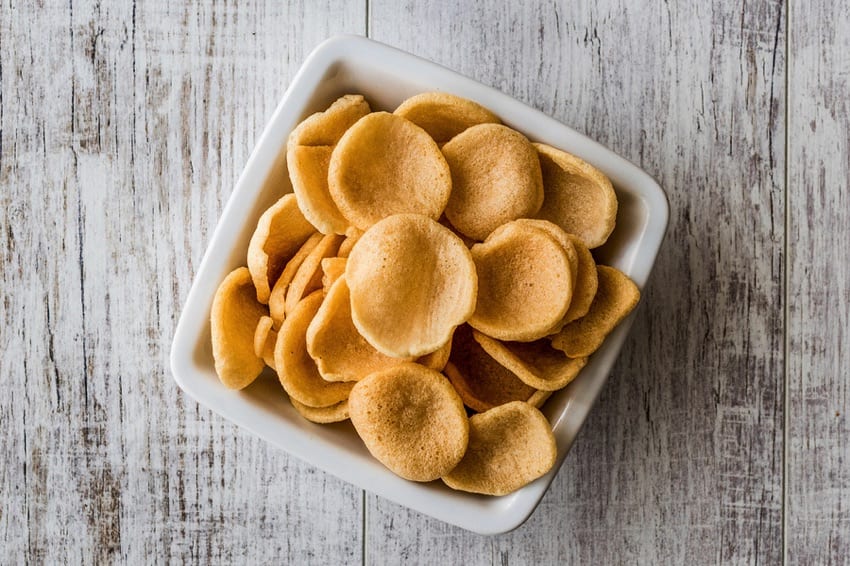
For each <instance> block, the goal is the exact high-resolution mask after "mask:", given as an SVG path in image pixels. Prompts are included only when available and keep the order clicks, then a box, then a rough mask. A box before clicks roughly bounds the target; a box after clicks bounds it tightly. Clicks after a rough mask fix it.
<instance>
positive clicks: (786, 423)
mask: <svg viewBox="0 0 850 566" xmlns="http://www.w3.org/2000/svg"><path fill="white" fill-rule="evenodd" d="M790 130H791V0H786V1H785V178H784V187H783V189H784V193H783V200H784V202H785V227H784V228H785V229H784V238H783V250H782V254H783V256H784V257H785V261H784V262H783V273H782V276H783V282H782V284H783V287H784V288H785V304H784V305H783V309H782V319H783V320H782V331H783V333H784V341H783V344H782V348H783V352H782V370H783V371H782V373H783V376H782V377H783V380H782V409H783V412H784V414H783V423H782V564H783V565H786V564H788V454H789V451H788V439H789V436H790V435H789V429H790V425H791V414H790V409H791V403H790V400H789V398H788V391H789V386H788V385H789V381H790V379H791V376H790V374H789V370H788V353H789V352H790V347H789V346H790V344H789V340H790V337H789V336H788V320H789V304H790V296H791V289H790V287H789V285H788V282H789V279H790V275H789V273H790V270H789V269H788V262H789V261H790V260H789V255H788V247H789V246H788V231H789V229H790V227H791V207H790V206H789V203H788V185H789V179H790V177H791V174H790V161H789V158H790V155H791V151H790V146H791V135H790Z"/></svg>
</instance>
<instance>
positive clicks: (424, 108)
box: [393, 92, 501, 145]
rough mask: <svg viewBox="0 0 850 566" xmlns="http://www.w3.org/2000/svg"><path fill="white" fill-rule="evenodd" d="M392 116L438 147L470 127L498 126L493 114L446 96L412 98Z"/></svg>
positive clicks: (449, 95)
mask: <svg viewBox="0 0 850 566" xmlns="http://www.w3.org/2000/svg"><path fill="white" fill-rule="evenodd" d="M393 114H395V115H396V116H401V117H402V118H407V119H408V120H410V121H411V122H413V123H414V124H416V125H417V126H419V127H420V128H422V129H423V130H425V131H426V132H428V134H429V135H430V136H431V137H432V138H434V141H436V142H437V143H438V144H441V145H442V144H444V143H446V142H447V141H449V140H450V139H452V138H453V137H455V136H456V135H458V134H459V133H461V132H462V131H464V130H466V129H467V128H471V127H472V126H477V125H478V124H487V123H492V124H500V123H501V121H500V120H499V118H498V117H497V116H496V115H495V114H493V113H492V112H490V111H489V110H487V109H486V108H484V107H483V106H481V105H480V104H478V103H477V102H473V101H471V100H468V99H466V98H461V97H459V96H455V95H453V94H449V93H446V92H423V93H422V94H417V95H415V96H411V97H410V98H408V99H407V100H405V101H404V102H402V103H401V105H400V106H399V107H398V108H396V109H395V112H393Z"/></svg>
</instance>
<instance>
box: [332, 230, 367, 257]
mask: <svg viewBox="0 0 850 566" xmlns="http://www.w3.org/2000/svg"><path fill="white" fill-rule="evenodd" d="M362 235H363V232H361V231H360V230H358V229H357V228H351V229H349V230H348V232H346V238H345V240H343V242H342V243H341V244H340V245H339V251H338V252H337V256H338V257H344V258H346V257H348V256H349V254H350V253H351V249H352V248H353V247H354V244H356V243H357V240H359V239H360V236H362Z"/></svg>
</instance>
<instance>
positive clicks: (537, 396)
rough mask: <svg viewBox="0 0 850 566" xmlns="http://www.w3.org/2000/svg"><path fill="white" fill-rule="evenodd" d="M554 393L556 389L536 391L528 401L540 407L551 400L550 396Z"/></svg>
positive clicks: (536, 407)
mask: <svg viewBox="0 0 850 566" xmlns="http://www.w3.org/2000/svg"><path fill="white" fill-rule="evenodd" d="M552 393H554V391H535V392H534V395H532V396H531V397H529V398H528V401H526V403H528V404H529V405H531V406H532V407H534V408H535V409H539V408H540V407H542V406H543V403H545V402H546V401H548V400H549V397H551V396H552Z"/></svg>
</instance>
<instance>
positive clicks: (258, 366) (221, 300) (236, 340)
mask: <svg viewBox="0 0 850 566" xmlns="http://www.w3.org/2000/svg"><path fill="white" fill-rule="evenodd" d="M268 314H269V311H268V309H267V308H266V307H265V306H264V305H262V304H260V303H259V302H257V292H256V290H255V289H254V285H253V283H252V282H251V273H250V272H249V271H248V268H247V267H240V268H238V269H235V270H234V271H231V272H230V273H229V274H228V275H227V277H225V278H224V281H222V282H221V284H220V285H219V286H218V289H217V290H216V292H215V297H214V298H213V304H212V311H211V313H210V331H211V334H212V350H213V359H214V360H215V372H216V373H217V374H218V378H219V379H220V380H221V382H222V383H223V384H224V385H225V387H228V388H230V389H242V388H244V387H247V386H248V385H250V384H251V382H253V381H254V380H255V379H256V378H257V376H258V375H260V372H262V371H263V367H264V364H263V360H262V358H260V357H259V356H258V355H257V354H255V353H254V329H255V328H256V327H257V324H259V322H260V319H262V317H264V316H266V315H268Z"/></svg>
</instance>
